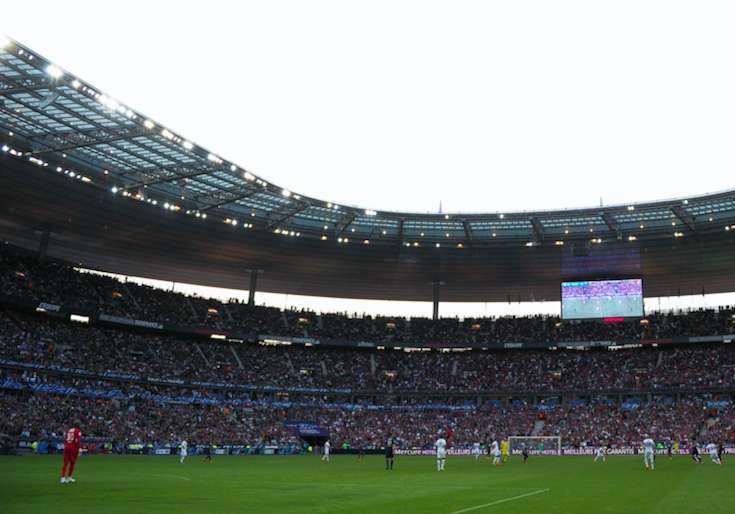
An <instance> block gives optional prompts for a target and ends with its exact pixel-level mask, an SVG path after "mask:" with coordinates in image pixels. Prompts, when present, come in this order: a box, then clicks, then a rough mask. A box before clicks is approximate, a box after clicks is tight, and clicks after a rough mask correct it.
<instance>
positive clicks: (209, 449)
mask: <svg viewBox="0 0 735 514" xmlns="http://www.w3.org/2000/svg"><path fill="white" fill-rule="evenodd" d="M212 453H214V445H213V444H212V443H209V444H206V445H204V462H208V463H210V464H211V463H212Z"/></svg>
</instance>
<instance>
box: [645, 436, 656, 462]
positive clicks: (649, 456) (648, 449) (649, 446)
mask: <svg viewBox="0 0 735 514" xmlns="http://www.w3.org/2000/svg"><path fill="white" fill-rule="evenodd" d="M655 447H656V443H655V442H654V441H653V439H651V438H650V437H646V438H645V439H644V440H643V463H644V464H645V465H646V469H650V470H653V469H655V468H656V457H655V456H654V454H653V450H654V448H655Z"/></svg>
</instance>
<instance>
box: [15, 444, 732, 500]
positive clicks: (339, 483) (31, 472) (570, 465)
mask: <svg viewBox="0 0 735 514" xmlns="http://www.w3.org/2000/svg"><path fill="white" fill-rule="evenodd" d="M60 465H61V458H60V457H59V456H28V457H0V513H2V514H16V513H17V514H36V513H38V514H65V513H74V514H86V513H90V514H91V513H94V514H108V513H110V514H112V513H126V514H128V513H154V512H155V513H187V514H188V513H191V514H204V513H252V514H256V513H284V512H288V513H310V512H317V513H337V512H339V513H368V512H369V513H380V514H388V513H424V512H425V513H431V514H461V513H464V512H472V513H478V514H483V513H506V514H507V513H545V514H546V513H558V514H575V513H598V512H604V513H610V512H614V513H625V514H633V513H647V514H654V513H660V514H678V513H702V514H717V513H723V514H724V513H732V512H735V487H733V479H735V464H726V465H724V466H722V467H720V466H716V465H714V464H712V463H710V462H708V461H706V462H704V463H703V464H701V465H696V464H693V463H692V462H690V460H689V459H688V457H675V458H674V459H672V460H669V459H667V458H665V457H664V458H661V457H659V458H658V459H657V468H656V470H655V471H653V472H647V471H645V470H644V469H643V463H642V459H641V458H640V457H611V458H609V459H608V461H607V463H605V464H602V463H597V464H593V463H592V459H591V458H587V457H536V458H533V457H532V458H531V460H530V461H529V463H528V464H526V465H525V466H524V465H523V464H521V463H520V462H518V461H513V462H511V463H509V464H507V465H505V466H503V467H501V468H493V467H492V466H491V465H490V464H489V463H488V462H487V461H485V460H484V459H483V460H480V461H475V460H474V459H472V458H471V457H452V458H449V459H448V460H447V466H446V467H447V469H446V471H444V472H442V473H438V472H437V471H436V470H435V467H434V466H435V464H434V459H433V458H431V457H398V458H396V469H395V470H393V471H392V472H390V471H385V469H383V459H382V457H380V456H369V457H366V458H365V461H364V462H362V463H359V462H358V461H357V459H356V457H353V456H333V457H332V462H330V463H322V462H320V461H319V460H318V458H315V457H312V456H293V457H277V456H276V457H263V456H251V457H218V458H215V461H214V463H213V464H206V463H204V462H203V461H202V459H201V458H200V457H190V458H189V459H188V460H187V462H186V463H185V464H183V465H181V464H179V463H178V460H177V459H176V458H175V457H145V456H126V457H122V456H92V457H82V458H80V459H79V461H78V462H77V473H76V477H77V482H76V483H74V484H59V483H58V480H59V477H58V471H59V467H60Z"/></svg>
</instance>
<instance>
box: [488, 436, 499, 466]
mask: <svg viewBox="0 0 735 514" xmlns="http://www.w3.org/2000/svg"><path fill="white" fill-rule="evenodd" d="M490 455H492V456H493V466H500V457H501V454H500V446H499V445H498V441H497V439H493V442H492V444H491V445H490Z"/></svg>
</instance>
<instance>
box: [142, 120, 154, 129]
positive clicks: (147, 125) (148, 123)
mask: <svg viewBox="0 0 735 514" xmlns="http://www.w3.org/2000/svg"><path fill="white" fill-rule="evenodd" d="M143 126H144V127H145V128H147V129H148V130H150V129H152V128H153V127H155V126H156V124H155V123H153V122H152V121H151V120H145V121H144V122H143Z"/></svg>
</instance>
